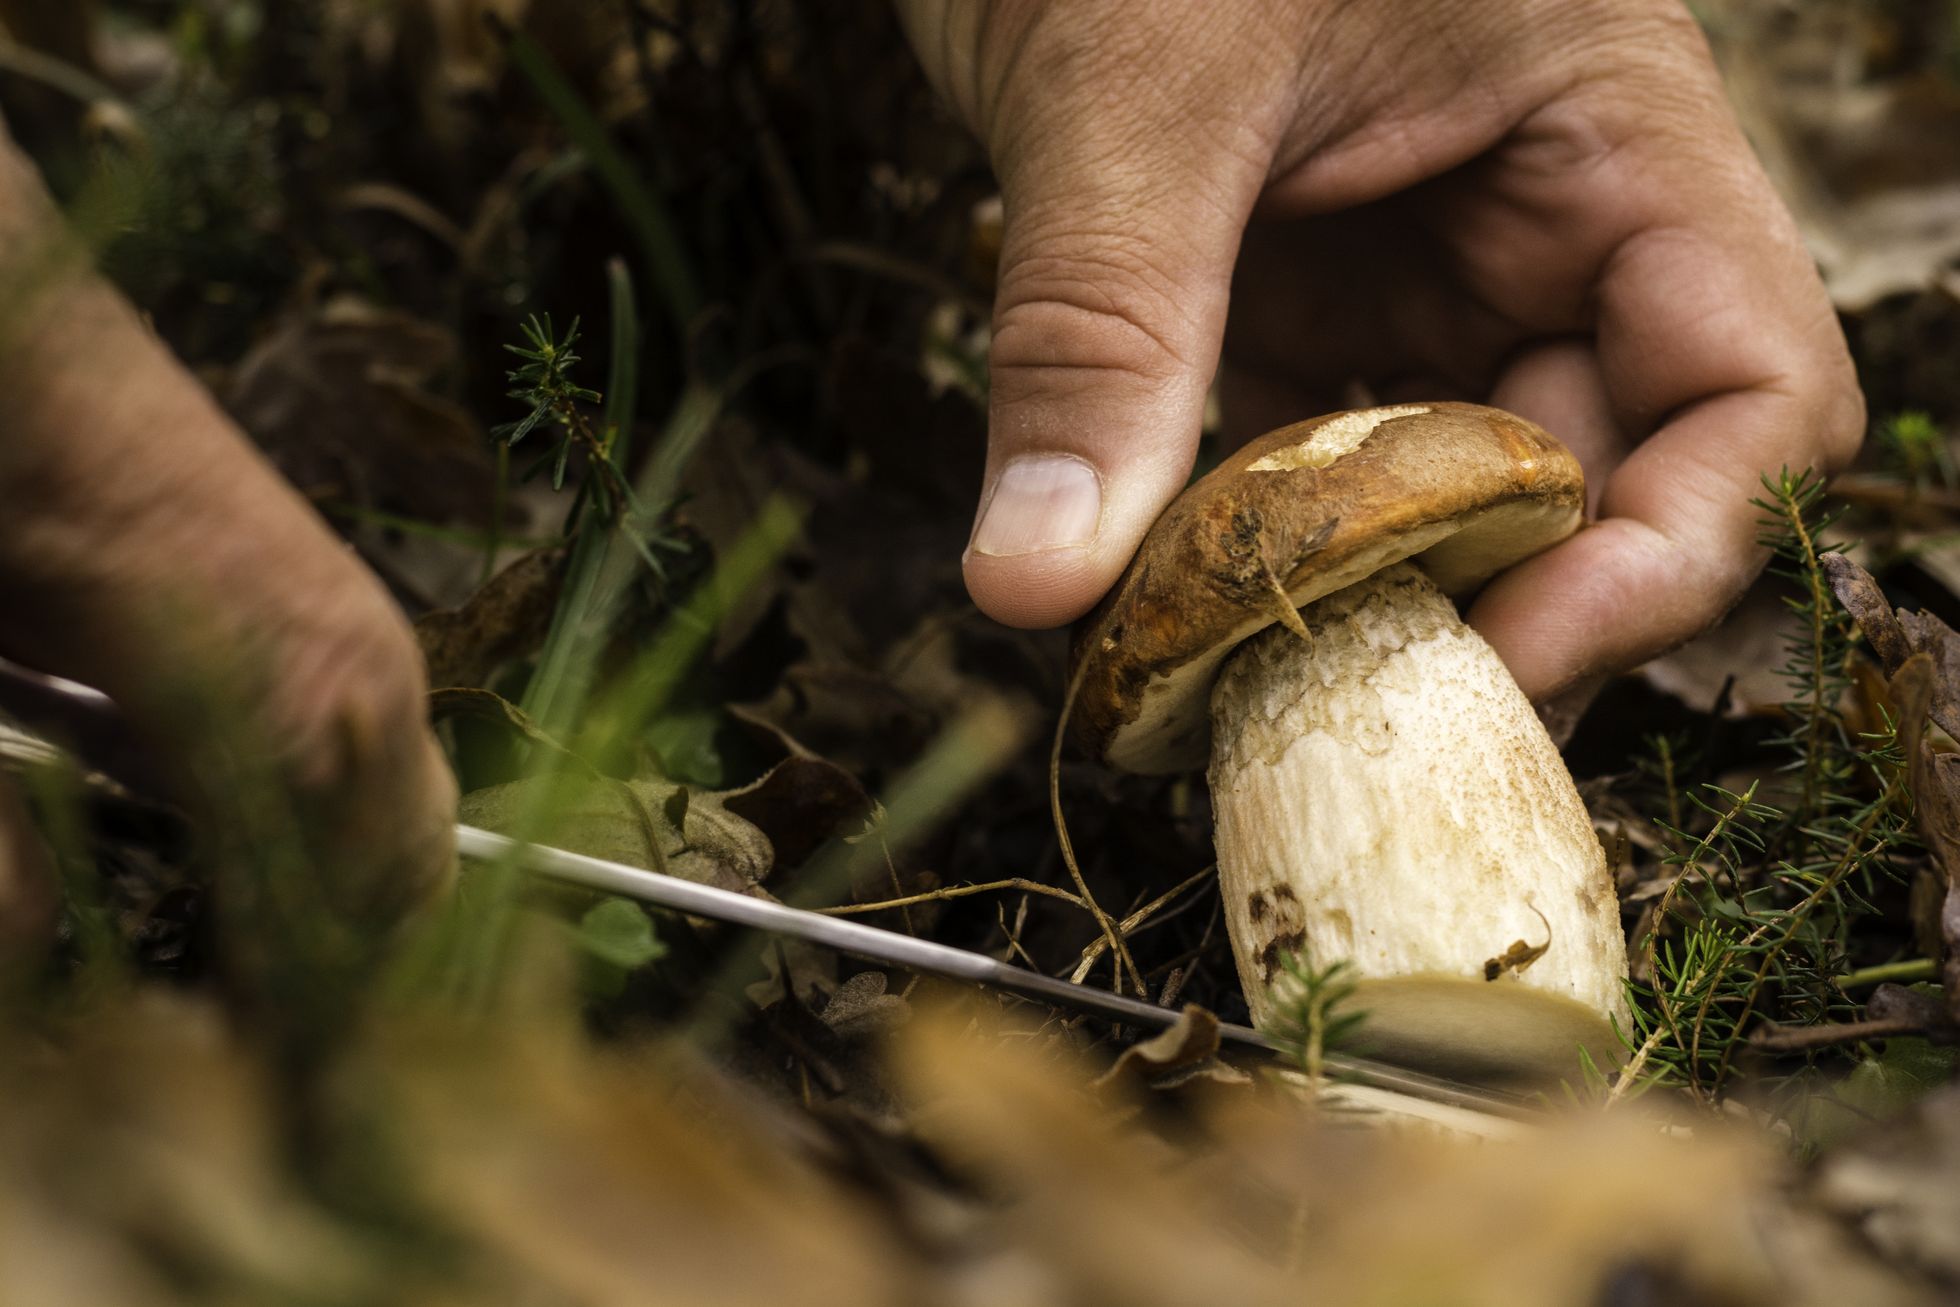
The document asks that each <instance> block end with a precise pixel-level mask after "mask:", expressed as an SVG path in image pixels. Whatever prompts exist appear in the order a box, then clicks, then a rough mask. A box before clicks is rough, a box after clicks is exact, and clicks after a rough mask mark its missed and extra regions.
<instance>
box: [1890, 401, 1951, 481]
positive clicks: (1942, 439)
mask: <svg viewBox="0 0 1960 1307" xmlns="http://www.w3.org/2000/svg"><path fill="white" fill-rule="evenodd" d="M1877 434H1878V441H1877V445H1878V452H1879V457H1880V458H1881V459H1883V460H1884V464H1885V467H1886V469H1887V470H1888V471H1891V472H1892V473H1894V474H1895V475H1897V476H1898V477H1899V478H1900V479H1901V480H1903V481H1905V482H1906V483H1908V484H1909V485H1911V486H1913V487H1914V488H1915V489H1918V490H1928V489H1931V488H1932V487H1933V486H1934V485H1939V486H1943V487H1945V488H1947V489H1952V488H1953V486H1954V483H1955V482H1956V480H1960V476H1956V474H1955V469H1954V465H1953V454H1952V451H1950V450H1949V449H1948V448H1947V444H1946V436H1945V435H1944V433H1942V432H1941V431H1940V429H1939V427H1938V426H1937V425H1936V424H1935V423H1934V421H1933V419H1932V417H1931V415H1929V414H1927V413H1923V412H1920V411H1919V410H1917V409H1907V410H1905V411H1904V412H1900V413H1895V414H1893V415H1892V416H1891V417H1889V418H1887V419H1885V420H1884V421H1883V422H1881V423H1879V424H1878V433H1877Z"/></svg>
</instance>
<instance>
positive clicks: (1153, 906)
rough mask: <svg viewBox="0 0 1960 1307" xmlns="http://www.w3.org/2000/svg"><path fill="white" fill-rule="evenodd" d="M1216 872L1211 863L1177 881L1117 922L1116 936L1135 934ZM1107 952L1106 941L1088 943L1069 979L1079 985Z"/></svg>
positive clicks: (1126, 936)
mask: <svg viewBox="0 0 1960 1307" xmlns="http://www.w3.org/2000/svg"><path fill="white" fill-rule="evenodd" d="M1217 870H1218V864H1216V863H1213V864H1212V865H1211V866H1208V867H1206V868H1205V869H1204V870H1203V871H1200V872H1198V873H1197V874H1196V875H1194V876H1190V877H1187V878H1186V879H1184V880H1181V881H1179V882H1178V883H1177V884H1176V885H1173V886H1172V887H1171V888H1170V889H1167V890H1165V891H1164V892H1163V893H1162V894H1159V895H1158V896H1157V897H1156V898H1154V899H1152V900H1150V902H1148V903H1146V904H1144V905H1143V906H1142V907H1140V908H1138V909H1137V910H1136V911H1135V912H1132V913H1131V914H1130V915H1129V916H1127V917H1125V918H1123V920H1122V921H1120V922H1118V923H1117V926H1116V933H1117V935H1118V936H1119V937H1120V938H1122V939H1128V938H1129V937H1130V936H1131V935H1132V934H1134V933H1135V932H1136V930H1137V928H1138V927H1140V926H1142V925H1143V923H1144V922H1146V921H1148V920H1150V918H1152V917H1153V916H1155V915H1156V914H1157V912H1158V910H1159V909H1161V908H1162V907H1163V906H1164V905H1165V904H1166V903H1169V902H1170V901H1171V900H1172V899H1174V898H1176V897H1177V896H1178V895H1180V894H1182V893H1184V891H1186V890H1188V889H1190V888H1191V887H1192V886H1194V885H1197V884H1200V883H1201V882H1203V881H1205V880H1208V879H1209V878H1210V877H1211V875H1212V873H1213V872H1215V871H1217ZM1108 950H1109V941H1108V940H1106V939H1097V940H1091V941H1090V942H1089V946H1088V947H1087V948H1085V949H1083V950H1082V956H1081V957H1080V958H1078V959H1077V960H1076V964H1075V974H1074V975H1073V976H1071V977H1070V979H1072V980H1074V981H1075V982H1076V983H1077V984H1080V983H1081V982H1082V977H1084V976H1086V975H1088V974H1089V968H1090V967H1092V966H1094V965H1095V964H1096V959H1098V958H1100V957H1101V956H1102V955H1103V954H1104V953H1106V952H1107V951H1108ZM1135 965H1136V964H1135V963H1131V966H1132V967H1134V966H1135Z"/></svg>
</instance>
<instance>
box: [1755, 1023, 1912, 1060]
mask: <svg viewBox="0 0 1960 1307" xmlns="http://www.w3.org/2000/svg"><path fill="white" fill-rule="evenodd" d="M1941 1029H1942V1027H1940V1026H1937V1025H1929V1024H1928V1023H1927V1022H1925V1021H1924V1020H1921V1019H1920V1018H1918V1017H1911V1016H1904V1017H1877V1018H1873V1019H1871V1020H1869V1021H1843V1022H1838V1023H1836V1024H1834V1025H1828V1026H1778V1025H1769V1026H1764V1027H1763V1028H1762V1029H1760V1030H1757V1031H1756V1032H1754V1033H1753V1034H1751V1035H1750V1036H1749V1043H1750V1046H1751V1047H1754V1048H1759V1049H1762V1050H1763V1051H1764V1052H1767V1053H1804V1052H1809V1051H1810V1050H1812V1049H1818V1048H1832V1047H1835V1046H1836V1045H1839V1044H1856V1043H1861V1042H1862V1041H1864V1040H1867V1039H1886V1038H1889V1037H1891V1036H1893V1035H1925V1034H1931V1033H1936V1032H1938V1031H1940V1030H1941Z"/></svg>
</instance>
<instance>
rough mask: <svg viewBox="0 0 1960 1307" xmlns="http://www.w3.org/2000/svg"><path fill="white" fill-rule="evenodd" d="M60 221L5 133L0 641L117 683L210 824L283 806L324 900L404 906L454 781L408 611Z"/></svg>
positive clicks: (432, 871)
mask: <svg viewBox="0 0 1960 1307" xmlns="http://www.w3.org/2000/svg"><path fill="white" fill-rule="evenodd" d="M59 231H60V228H59V223H58V220H57V219H56V217H55V216H54V213H53V210H52V206H51V205H50V204H49V203H48V201H47V198H46V196H45V194H44V193H43V192H42V191H41V189H40V186H39V182H38V179H37V178H36V177H35V176H34V174H33V172H32V170H31V167H30V166H29V165H27V164H26V162H25V161H24V160H23V159H21V157H20V156H19V155H18V154H16V153H15V152H13V151H12V150H11V148H10V147H9V146H8V145H7V143H6V140H5V137H4V134H0V250H4V251H6V252H7V255H8V262H7V263H6V264H5V265H4V266H0V283H3V284H4V285H5V286H6V287H7V288H8V289H10V290H14V291H17V292H19V293H15V294H11V295H7V296H4V297H0V303H3V304H4V312H0V393H4V394H6V396H7V404H8V426H7V431H6V434H5V437H4V438H0V614H4V615H5V617H6V619H7V620H6V621H5V623H4V625H0V655H4V656H6V657H9V658H13V659H16V660H18V661H20V662H23V663H25V664H27V665H29V666H32V667H35V668H39V669H41V670H43V671H48V672H53V673H56V674H59V675H64V676H68V677H72V678H74V679H76V680H79V681H83V682H86V683H88V684H91V685H94V686H97V687H99V688H101V689H102V690H104V691H106V692H108V693H109V694H110V695H111V696H113V697H114V698H115V699H116V700H117V701H118V703H119V704H120V705H121V707H122V709H123V711H124V712H125V714H126V715H127V716H128V718H129V721H130V724H131V726H132V728H133V729H134V732H135V734H136V736H137V737H138V740H139V741H140V742H142V743H143V744H146V745H147V746H148V747H149V748H150V749H151V751H152V752H153V753H154V754H155V755H156V758H157V762H158V767H157V771H158V772H159V774H160V775H162V776H164V777H166V778H168V779H169V780H170V781H171V782H172V783H174V785H175V787H176V791H177V792H176V793H174V794H173V795H172V796H171V797H173V798H176V799H178V800H180V801H182V802H184V803H186V804H187V805H189V806H190V807H191V808H193V809H194V810H196V811H197V813H198V815H200V816H202V817H204V818H206V819H207V820H208V821H209V822H210V824H211V827H212V831H213V833H214V834H215V835H216V836H218V837H219V838H220V840H221V841H222V839H223V838H224V837H226V836H228V835H235V834H237V833H238V830H239V828H241V827H244V826H247V825H250V824H251V823H254V822H256V823H261V824H263V823H266V822H268V821H270V822H273V823H284V829H286V830H289V831H294V832H296V833H297V834H298V836H299V837H300V840H301V841H302V844H303V849H304V852H305V854H306V855H307V857H308V860H309V862H310V863H311V864H312V865H314V866H315V867H316V868H318V869H319V870H320V871H321V873H322V874H323V875H324V876H325V877H326V878H327V880H326V882H325V883H324V884H323V886H322V888H323V889H324V890H325V891H326V897H327V901H328V902H329V903H330V904H332V905H333V906H335V907H337V908H341V909H344V910H345V911H347V912H348V913H349V914H351V915H357V916H361V917H366V918H370V919H377V918H378V919H382V920H385V919H387V918H390V917H392V916H395V915H397V914H399V913H401V912H403V911H405V910H407V909H409V908H411V907H413V906H414V905H415V904H417V903H418V902H420V901H421V900H423V899H424V898H426V897H427V896H428V895H429V894H430V893H431V892H432V891H433V890H434V889H435V888H437V887H439V886H440V885H442V884H444V883H446V881H447V878H448V875H449V872H450V869H451V865H452V860H453V859H452V845H453V838H454V835H453V825H452V823H453V821H454V807H455V797H456V791H455V782H454V780H453V779H452V778H451V776H450V773H449V770H448V767H447V764H446V763H445V761H444V759H443V757H442V754H441V751H440V749H439V748H438V746H437V744H436V742H435V739H434V737H433V735H432V734H431V732H430V730H429V727H428V724H427V715H426V707H425V696H424V678H423V672H422V666H421V656H420V652H419V651H418V649H417V648H416V645H415V641H414V637H413V636H412V634H411V633H410V631H409V629H408V626H407V623H406V622H405V620H404V619H403V617H402V616H401V614H400V613H399V611H398V610H397V609H396V608H395V606H394V604H393V603H392V601H391V600H390V599H389V598H388V596H387V594H386V593H385V592H384V591H383V589H382V587H381V586H380V584H379V582H378V581H377V580H376V579H375V578H374V577H373V575H372V574H370V573H369V572H368V571H367V570H366V569H365V568H364V567H362V566H361V565H360V563H359V562H358V561H357V560H356V559H355V557H354V556H353V554H352V553H351V552H350V551H348V549H347V548H346V547H345V546H344V545H343V544H342V543H341V542H340V541H339V540H337V539H336V538H335V537H334V535H333V534H332V532H330V531H329V530H328V529H327V528H326V526H325V525H324V524H323V523H322V522H321V521H320V520H319V518H318V517H317V516H316V515H315V514H314V513H313V512H312V510H311V508H310V507H309V506H308V505H307V504H306V503H305V501H304V500H302V499H301V498H300V496H299V495H298V494H296V493H295V492H294V491H293V489H292V488H291V487H290V486H288V485H287V484H286V483H285V482H284V481H283V480H282V479H281V478H280V477H279V476H278V474H277V473H276V472H274V471H273V469H272V468H271V467H270V466H269V465H268V464H267V463H266V462H265V461H264V460H263V459H262V458H261V457H260V456H259V455H258V453H257V452H256V451H255V450H254V449H252V447H251V446H250V444H249V443H248V442H247V441H246V439H245V438H244V436H243V434H242V433H240V432H239V431H238V430H237V429H236V427H235V426H234V425H233V424H232V423H231V421H230V420H229V419H228V418H227V417H226V416H225V415H224V414H223V413H222V412H221V411H220V410H219V409H218V407H217V405H216V404H215V403H214V402H213V401H212V400H211V398H210V396H209V395H208V394H206V393H205V391H204V390H203V388H202V387H200V386H199V385H198V384H197V383H196V382H195V381H194V380H193V379H192V378H191V377H190V375H189V374H188V373H186V372H185V371H184V370H183V368H182V367H181V366H180V365H178V364H177V363H176V362H175V361H174V360H173V359H172V358H171V357H170V356H169V354H168V352H167V351H166V350H165V349H164V348H163V346H162V345H161V344H160V343H159V342H158V341H157V340H156V339H155V337H154V336H152V335H151V334H150V332H149V331H148V330H147V329H146V328H145V327H144V326H143V324H142V323H141V322H140V321H139V320H138V318H137V316H136V314H135V313H134V311H133V310H132V309H131V308H130V307H129V305H127V304H126V303H124V302H123V300H122V299H121V298H120V296H118V295H117V294H116V293H115V292H114V291H113V290H112V289H111V288H110V287H109V286H108V285H107V284H106V283H104V282H102V281H101V280H100V279H98V278H96V277H95V276H94V275H93V274H91V273H90V272H88V271H87V270H86V268H84V267H82V266H80V265H79V264H63V263H62V262H61V258H60V253H59V251H60V246H61V244H62V242H61V238H60V236H59ZM37 259H38V260H39V262H36V261H35V260H37ZM268 804H269V805H277V807H275V808H273V809H272V810H270V811H268V810H267V809H266V808H265V807H263V806H259V807H256V808H255V807H254V806H253V805H268ZM0 806H3V805H0ZM281 808H284V809H286V811H280V810H279V809H281ZM4 816H5V814H4V813H0V820H3V819H4ZM275 829H277V827H275ZM6 844H7V840H6V838H5V833H4V832H0V861H7V860H8V859H6V858H5V856H4V855H5V846H6ZM0 879H4V878H3V877H0ZM0 934H4V931H0Z"/></svg>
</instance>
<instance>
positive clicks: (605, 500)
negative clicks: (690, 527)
mask: <svg viewBox="0 0 1960 1307" xmlns="http://www.w3.org/2000/svg"><path fill="white" fill-rule="evenodd" d="M521 330H522V331H523V333H524V339H523V340H522V341H521V342H519V343H517V344H513V345H505V346H504V348H505V349H506V350H508V351H510V352H511V353H512V354H515V355H516V356H517V357H518V358H520V359H522V360H523V362H522V363H520V364H519V365H518V366H517V367H515V368H513V369H511V371H509V372H508V373H506V374H505V376H506V377H507V378H508V379H509V381H510V383H511V389H510V391H509V395H510V397H511V398H512V399H515V400H521V401H522V402H523V403H525V404H526V405H528V406H529V408H530V411H529V412H527V413H526V414H525V415H524V416H523V417H522V418H520V419H518V420H517V421H515V422H506V423H504V424H503V425H502V426H499V427H496V428H493V429H492V431H491V433H490V434H491V437H492V438H493V439H495V440H498V441H500V442H502V443H503V444H504V445H505V446H507V447H512V448H514V447H515V446H516V445H517V443H518V442H519V441H521V440H523V439H524V438H525V437H526V436H528V435H530V434H531V433H532V432H534V431H537V430H539V429H546V430H549V431H552V432H553V433H555V434H556V436H557V439H556V440H555V441H553V443H552V446H551V448H550V449H548V450H546V451H545V453H544V454H543V455H542V456H541V457H540V458H539V459H537V460H536V461H535V462H534V463H532V465H531V466H530V467H528V468H526V469H525V470H524V472H523V473H522V474H521V479H523V480H529V479H530V478H531V477H533V476H536V475H537V474H538V472H539V471H540V470H542V469H543V468H545V467H546V466H549V467H550V469H551V488H552V489H553V490H562V489H564V488H565V478H566V475H567V472H568V469H569V468H570V466H571V460H572V455H573V454H574V453H575V452H576V453H578V454H580V455H582V456H583V459H584V465H585V469H586V472H585V478H584V481H583V482H582V483H581V484H580V486H579V499H580V502H581V503H589V504H590V505H591V506H592V508H593V511H594V515H595V518H596V520H597V521H598V522H599V523H600V524H601V525H603V526H606V527H622V528H624V530H623V531H622V533H621V534H623V535H624V537H625V538H626V540H627V541H628V542H629V543H631V544H632V545H633V547H634V548H635V550H637V551H638V553H639V555H640V559H641V561H642V562H644V563H645V564H646V565H647V568H648V570H650V571H651V572H652V573H653V575H654V576H655V577H657V578H659V579H660V580H662V581H664V580H666V579H667V564H666V563H665V562H664V561H663V560H662V558H661V554H662V553H663V552H665V553H668V554H674V553H679V552H682V551H683V550H684V549H685V547H686V546H685V545H684V544H683V543H682V542H681V541H680V540H678V539H676V538H674V537H673V536H671V535H668V534H666V533H664V532H663V531H662V530H661V529H660V524H661V523H663V522H664V521H665V520H666V517H667V514H668V512H669V511H670V509H671V507H672V506H671V505H661V506H660V508H659V509H658V510H656V511H652V512H649V511H648V510H647V509H646V507H645V506H644V505H643V504H642V503H641V502H640V499H639V497H638V496H637V495H636V494H635V493H634V491H633V483H632V482H631V481H629V480H627V477H626V472H625V469H624V468H622V467H621V466H620V464H619V460H618V459H617V458H616V457H615V447H616V445H617V443H618V437H619V429H618V427H617V426H615V425H613V424H611V423H608V424H607V425H606V428H605V430H603V431H600V430H597V429H595V428H594V427H593V425H592V422H591V420H590V419H589V418H588V417H587V416H586V414H585V410H584V409H583V408H582V407H581V405H585V404H598V403H600V402H602V401H603V399H604V396H602V395H601V394H600V393H599V392H598V391H596V390H592V389H590V388H589V387H586V386H582V385H580V384H579V383H578V382H576V381H574V380H573V379H572V369H573V368H575V367H576V366H577V365H578V364H579V363H580V362H581V360H582V356H581V355H580V354H579V353H578V352H577V350H576V348H575V347H576V346H577V344H578V340H579V320H578V319H577V318H573V319H572V324H571V326H570V327H568V328H566V330H565V334H564V335H562V336H561V335H559V334H558V333H557V331H556V329H555V328H554V326H553V324H552V321H551V315H550V314H549V313H547V314H544V315H543V316H539V315H538V314H535V313H534V314H532V315H531V316H530V317H528V318H526V319H525V321H524V323H523V324H522V327H521ZM576 516H577V515H576V513H575V514H574V517H575V518H576Z"/></svg>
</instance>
